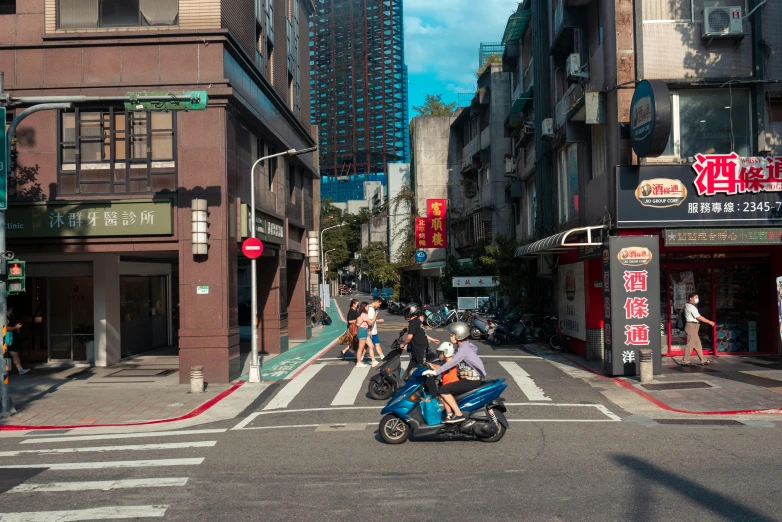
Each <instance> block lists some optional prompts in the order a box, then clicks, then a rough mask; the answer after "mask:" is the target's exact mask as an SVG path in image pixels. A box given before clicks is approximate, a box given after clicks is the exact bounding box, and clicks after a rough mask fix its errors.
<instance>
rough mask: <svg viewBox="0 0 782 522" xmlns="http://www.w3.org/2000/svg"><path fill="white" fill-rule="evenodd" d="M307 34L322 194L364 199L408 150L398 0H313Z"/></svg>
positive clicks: (405, 159)
mask: <svg viewBox="0 0 782 522" xmlns="http://www.w3.org/2000/svg"><path fill="white" fill-rule="evenodd" d="M310 35H311V40H312V54H311V60H310V64H311V70H312V79H311V89H312V99H313V111H312V123H313V125H317V126H318V129H319V131H318V136H319V144H320V172H321V175H322V196H323V197H324V198H329V199H331V200H332V201H334V202H343V203H344V202H347V201H349V200H361V199H365V198H367V197H369V196H370V195H367V194H365V193H364V183H365V182H367V181H378V182H380V183H382V184H383V185H385V184H386V182H387V179H388V171H387V165H388V164H389V163H407V162H408V161H409V156H410V150H409V142H408V139H407V136H408V131H407V120H408V109H407V68H406V67H405V57H404V26H403V21H402V0H390V1H381V0H316V2H315V15H314V16H313V18H312V26H311V29H310Z"/></svg>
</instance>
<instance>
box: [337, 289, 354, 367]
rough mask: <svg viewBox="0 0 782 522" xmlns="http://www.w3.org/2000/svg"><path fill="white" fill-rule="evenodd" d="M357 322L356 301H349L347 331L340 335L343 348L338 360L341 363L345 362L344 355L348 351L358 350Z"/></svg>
mask: <svg viewBox="0 0 782 522" xmlns="http://www.w3.org/2000/svg"><path fill="white" fill-rule="evenodd" d="M357 320H358V299H351V300H350V310H348V318H347V321H348V329H347V331H346V332H345V333H344V334H342V338H341V341H342V344H344V345H345V348H343V349H342V351H341V352H340V354H339V358H340V359H342V360H343V361H344V360H345V354H346V353H347V351H348V350H350V349H353V350H356V349H357V348H358V338H357V334H358V325H357V324H356V321H357Z"/></svg>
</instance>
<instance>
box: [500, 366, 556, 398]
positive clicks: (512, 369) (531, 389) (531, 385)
mask: <svg viewBox="0 0 782 522" xmlns="http://www.w3.org/2000/svg"><path fill="white" fill-rule="evenodd" d="M500 366H502V367H503V368H505V371H507V372H508V373H509V374H510V376H511V377H513V380H514V381H516V384H518V385H519V388H521V393H523V394H524V396H525V397H527V399H529V400H531V401H550V400H551V398H549V397H547V396H546V394H545V393H543V390H541V389H540V387H538V385H537V384H535V381H533V380H532V377H530V375H529V374H528V373H527V372H526V371H524V368H522V367H521V366H519V365H518V363H515V362H509V361H501V362H500Z"/></svg>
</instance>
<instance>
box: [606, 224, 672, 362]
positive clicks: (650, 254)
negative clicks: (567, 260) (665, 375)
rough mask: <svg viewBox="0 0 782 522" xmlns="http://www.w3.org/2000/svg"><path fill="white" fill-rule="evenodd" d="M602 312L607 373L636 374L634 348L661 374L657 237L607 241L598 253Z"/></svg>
mask: <svg viewBox="0 0 782 522" xmlns="http://www.w3.org/2000/svg"><path fill="white" fill-rule="evenodd" d="M603 314H604V320H605V326H604V328H605V331H604V334H605V354H604V359H603V365H604V369H605V371H606V373H608V374H609V375H636V374H638V373H639V371H640V366H639V350H641V349H644V348H648V349H651V350H652V360H653V361H654V373H655V374H659V373H660V372H661V371H662V353H661V344H660V339H661V337H660V254H659V238H658V237H657V236H626V237H610V238H609V239H608V243H607V244H606V245H605V246H604V249H603Z"/></svg>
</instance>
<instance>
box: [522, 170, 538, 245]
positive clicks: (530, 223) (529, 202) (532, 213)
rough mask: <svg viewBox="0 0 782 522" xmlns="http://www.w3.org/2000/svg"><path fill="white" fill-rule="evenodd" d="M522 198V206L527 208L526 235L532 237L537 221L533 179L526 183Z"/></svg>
mask: <svg viewBox="0 0 782 522" xmlns="http://www.w3.org/2000/svg"><path fill="white" fill-rule="evenodd" d="M524 199H525V201H524V206H525V207H526V209H527V216H526V217H527V236H529V237H532V236H534V235H535V227H536V226H537V221H538V196H537V193H536V191H535V180H534V179H532V180H530V181H529V182H528V183H527V190H526V191H525V198H524Z"/></svg>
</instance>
